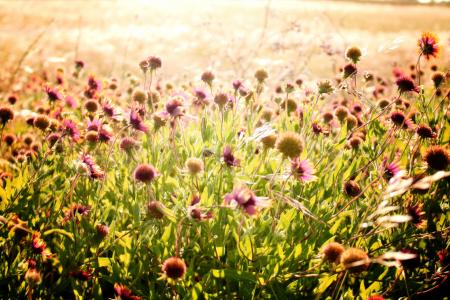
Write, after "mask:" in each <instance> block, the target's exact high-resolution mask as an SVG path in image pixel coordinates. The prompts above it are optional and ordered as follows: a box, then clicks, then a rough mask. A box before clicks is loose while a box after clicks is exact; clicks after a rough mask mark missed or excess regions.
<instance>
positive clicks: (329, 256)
mask: <svg viewBox="0 0 450 300" xmlns="http://www.w3.org/2000/svg"><path fill="white" fill-rule="evenodd" d="M344 251H345V248H344V246H342V244H339V243H337V242H330V243H328V244H327V245H326V246H325V247H324V248H323V250H322V252H323V254H324V259H325V260H327V261H329V262H332V263H339V261H340V259H341V255H342V253H343V252H344Z"/></svg>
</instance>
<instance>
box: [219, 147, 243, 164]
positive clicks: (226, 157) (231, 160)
mask: <svg viewBox="0 0 450 300" xmlns="http://www.w3.org/2000/svg"><path fill="white" fill-rule="evenodd" d="M222 156H223V161H224V162H225V163H226V164H227V166H229V167H237V166H239V164H240V160H239V159H237V158H236V157H234V155H233V153H232V152H231V147H230V146H225V148H224V149H223V154H222Z"/></svg>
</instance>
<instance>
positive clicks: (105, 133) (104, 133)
mask: <svg viewBox="0 0 450 300" xmlns="http://www.w3.org/2000/svg"><path fill="white" fill-rule="evenodd" d="M112 136H113V134H112V132H111V129H110V128H109V126H102V127H100V130H99V131H98V139H99V141H100V142H104V143H108V142H109V141H110V140H111V138H112Z"/></svg>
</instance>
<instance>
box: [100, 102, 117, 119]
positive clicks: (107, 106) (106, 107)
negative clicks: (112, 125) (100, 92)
mask: <svg viewBox="0 0 450 300" xmlns="http://www.w3.org/2000/svg"><path fill="white" fill-rule="evenodd" d="M102 110H103V113H104V114H105V115H106V116H108V117H110V118H112V119H116V118H117V116H118V115H119V113H118V112H117V110H116V108H115V107H114V106H113V105H112V104H111V102H109V101H105V102H103V104H102Z"/></svg>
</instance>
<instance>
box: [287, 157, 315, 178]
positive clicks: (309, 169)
mask: <svg viewBox="0 0 450 300" xmlns="http://www.w3.org/2000/svg"><path fill="white" fill-rule="evenodd" d="M291 172H292V175H294V177H295V178H297V179H298V180H300V181H303V182H309V181H312V180H314V179H315V178H316V177H315V176H314V168H313V166H312V165H311V163H310V162H309V161H308V160H307V159H304V160H300V158H298V157H296V158H294V159H293V160H291Z"/></svg>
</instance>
